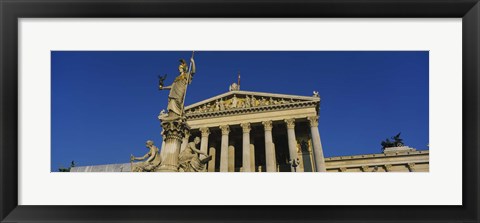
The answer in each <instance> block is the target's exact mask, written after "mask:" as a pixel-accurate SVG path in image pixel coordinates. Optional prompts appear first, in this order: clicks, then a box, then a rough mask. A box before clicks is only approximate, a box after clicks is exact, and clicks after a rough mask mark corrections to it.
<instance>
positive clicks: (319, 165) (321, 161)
mask: <svg viewBox="0 0 480 223" xmlns="http://www.w3.org/2000/svg"><path fill="white" fill-rule="evenodd" d="M308 120H309V121H310V132H311V134H312V144H313V155H314V156H315V167H316V168H315V169H316V171H317V172H326V171H327V170H326V166H325V157H323V149H322V142H321V141H320V133H319V132H318V116H310V117H308Z"/></svg>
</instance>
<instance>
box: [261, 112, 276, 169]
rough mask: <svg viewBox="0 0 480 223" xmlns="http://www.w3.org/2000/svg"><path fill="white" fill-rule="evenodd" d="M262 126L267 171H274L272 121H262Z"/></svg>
mask: <svg viewBox="0 0 480 223" xmlns="http://www.w3.org/2000/svg"><path fill="white" fill-rule="evenodd" d="M262 124H263V127H264V129H265V163H266V168H267V169H266V170H267V172H275V171H276V169H277V168H276V167H275V151H274V148H273V139H272V121H271V120H269V121H263V122H262Z"/></svg>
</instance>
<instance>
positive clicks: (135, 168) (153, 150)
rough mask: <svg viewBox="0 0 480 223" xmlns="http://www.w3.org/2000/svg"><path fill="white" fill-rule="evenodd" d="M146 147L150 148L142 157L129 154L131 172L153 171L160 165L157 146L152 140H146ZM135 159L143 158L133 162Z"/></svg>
mask: <svg viewBox="0 0 480 223" xmlns="http://www.w3.org/2000/svg"><path fill="white" fill-rule="evenodd" d="M146 147H147V148H149V149H150V151H148V153H147V154H145V155H144V156H142V157H135V156H133V155H130V162H131V171H132V172H154V171H155V170H156V169H157V167H158V166H159V165H160V163H161V161H162V159H161V157H160V153H159V151H158V148H157V147H156V146H155V145H154V144H153V141H152V140H147V142H146ZM135 160H145V161H143V162H138V163H133V161H135Z"/></svg>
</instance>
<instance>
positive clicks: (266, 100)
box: [185, 90, 320, 117]
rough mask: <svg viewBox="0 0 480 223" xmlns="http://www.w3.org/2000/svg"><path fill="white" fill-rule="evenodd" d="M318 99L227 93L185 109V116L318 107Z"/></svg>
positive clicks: (243, 92) (244, 92)
mask: <svg viewBox="0 0 480 223" xmlns="http://www.w3.org/2000/svg"><path fill="white" fill-rule="evenodd" d="M319 102H320V97H319V96H318V94H314V95H313V96H299V95H288V94H276V93H264V92H253V91H240V90H238V91H229V92H226V93H224V94H220V95H217V96H214V97H211V98H208V99H205V100H203V101H200V102H197V103H194V104H191V105H189V106H187V107H185V112H186V114H187V116H190V117H195V116H198V115H202V116H203V115H206V114H221V113H229V114H231V113H232V112H244V111H255V110H259V109H262V110H272V109H273V110H276V109H282V108H285V107H289V108H291V107H292V106H299V107H301V106H309V107H311V106H318V103H319Z"/></svg>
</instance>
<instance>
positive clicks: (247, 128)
mask: <svg viewBox="0 0 480 223" xmlns="http://www.w3.org/2000/svg"><path fill="white" fill-rule="evenodd" d="M240 126H242V130H243V133H249V132H250V130H251V128H250V122H246V123H242V124H240Z"/></svg>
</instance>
